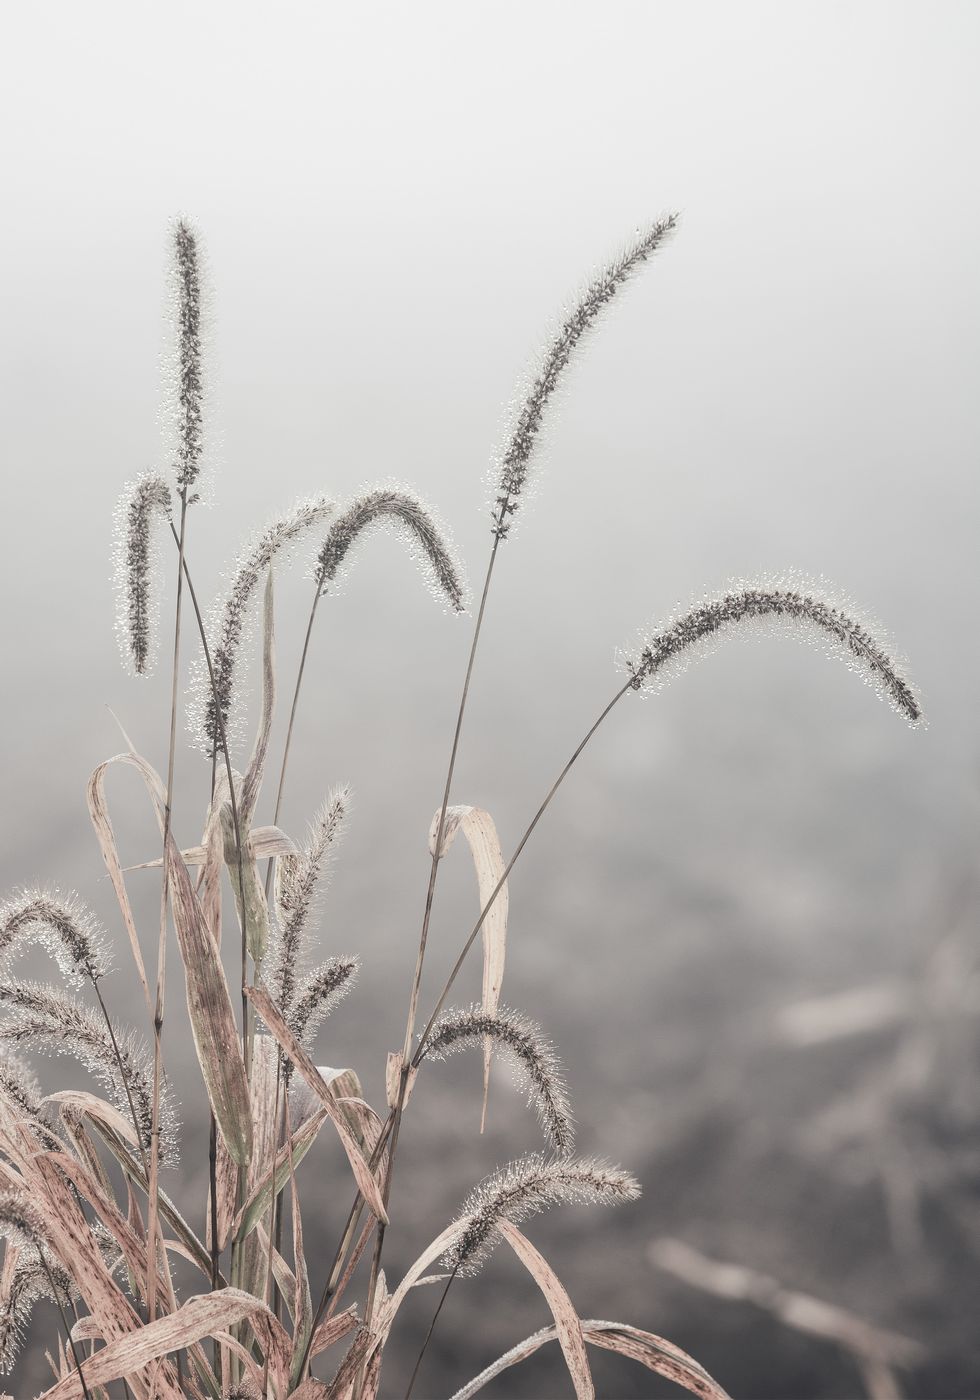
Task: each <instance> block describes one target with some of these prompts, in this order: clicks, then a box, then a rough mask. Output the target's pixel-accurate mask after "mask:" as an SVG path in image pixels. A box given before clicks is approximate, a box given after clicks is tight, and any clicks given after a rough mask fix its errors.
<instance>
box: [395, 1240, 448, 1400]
mask: <svg viewBox="0 0 980 1400" xmlns="http://www.w3.org/2000/svg"><path fill="white" fill-rule="evenodd" d="M457 1272H458V1266H457V1268H455V1269H453V1271H452V1273H451V1274H450V1275H449V1278H448V1279H447V1280H446V1286H445V1288H444V1289H443V1290H442V1297H441V1298H440V1299H439V1302H438V1303H437V1305H436V1310H435V1312H434V1313H433V1315H432V1321H431V1322H430V1323H429V1330H428V1332H426V1334H425V1341H424V1342H423V1343H422V1350H421V1351H420V1352H419V1357H418V1360H417V1361H416V1363H415V1369H414V1370H413V1371H412V1376H411V1379H410V1380H409V1382H408V1389H407V1390H406V1391H405V1400H412V1391H413V1390H414V1389H415V1381H416V1379H417V1377H418V1374H419V1369H420V1367H421V1365H422V1359H423V1357H424V1356H425V1353H426V1351H427V1350H428V1347H429V1342H430V1341H431V1340H432V1334H433V1332H434V1331H435V1330H436V1323H437V1322H438V1321H439V1314H440V1313H441V1312H442V1309H443V1304H444V1303H445V1301H446V1298H447V1297H448V1294H449V1290H450V1288H451V1287H452V1285H453V1280H454V1279H455V1277H456V1274H457Z"/></svg>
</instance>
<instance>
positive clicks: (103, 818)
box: [87, 760, 153, 1021]
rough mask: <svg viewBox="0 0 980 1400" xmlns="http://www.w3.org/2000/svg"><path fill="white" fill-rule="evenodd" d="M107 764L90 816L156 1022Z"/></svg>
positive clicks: (92, 795) (98, 773)
mask: <svg viewBox="0 0 980 1400" xmlns="http://www.w3.org/2000/svg"><path fill="white" fill-rule="evenodd" d="M111 761H112V760H110V762H111ZM107 767H108V764H105V763H104V764H100V765H99V767H98V768H96V770H95V772H94V773H93V774H92V776H91V778H90V779H89V785H88V792H87V798H88V810H89V817H90V818H91V821H92V825H93V827H94V828H95V835H96V839H97V840H98V843H99V849H100V850H101V852H102V859H103V860H104V861H105V866H106V870H107V871H108V872H109V879H110V881H111V882H112V888H113V889H114V890H115V892H116V901H117V903H118V904H119V911H120V913H121V914H122V918H123V923H124V924H125V926H126V933H127V935H128V937H129V946H130V948H131V950H132V953H133V961H134V962H135V963H136V971H137V972H138V973H139V979H140V986H141V987H142V988H143V996H144V998H145V1000H146V1010H147V1014H148V1015H149V1018H150V1020H151V1021H152V1020H153V1001H152V998H151V996H150V984H149V982H148V981H147V980H146V966H145V964H144V962H143V953H142V951H141V949H140V941H139V935H138V934H137V932H136V921H135V919H134V918H133V910H132V906H131V905H130V902H129V895H128V894H127V892H126V880H125V877H124V875H123V869H122V863H121V862H120V859H119V850H118V848H117V846H116V836H115V832H114V831H113V829H112V822H111V820H110V818H109V809H108V807H107V805H106V800H105V783H104V776H105V771H106V768H107Z"/></svg>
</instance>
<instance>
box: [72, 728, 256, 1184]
mask: <svg viewBox="0 0 980 1400" xmlns="http://www.w3.org/2000/svg"><path fill="white" fill-rule="evenodd" d="M114 763H125V764H129V765H130V766H132V767H134V768H135V769H136V770H137V772H138V773H139V774H140V776H141V778H142V779H143V782H144V785H145V786H146V789H147V792H148V793H149V795H150V797H151V798H152V800H153V803H154V807H155V811H156V817H157V823H158V825H159V827H160V831H161V834H162V833H163V830H164V813H165V809H166V803H165V797H164V790H163V786H162V784H161V782H160V778H159V776H158V774H157V773H156V772H155V771H154V769H153V768H152V767H151V765H150V764H149V763H147V761H146V759H144V758H141V757H140V755H139V754H117V755H116V756H115V757H114V758H110V759H107V760H106V761H105V762H104V763H100V764H99V766H98V767H97V768H96V770H95V772H94V773H93V774H92V777H91V778H90V779H89V787H88V794H89V811H90V812H91V813H92V820H93V823H94V824H95V826H96V831H97V832H104V831H105V830H107V831H108V833H109V837H110V838H111V839H109V841H108V844H106V842H105V840H104V835H100V845H102V852H103V856H104V858H105V860H106V865H107V866H108V867H109V873H110V876H112V877H113V884H114V885H116V877H115V876H114V875H113V871H114V870H115V871H116V872H118V882H119V884H118V887H117V895H118V894H119V890H120V888H121V891H122V895H121V897H120V907H121V908H123V916H124V918H126V919H127V920H128V922H127V928H129V926H130V924H131V923H132V912H131V911H130V910H129V901H128V898H126V894H125V882H124V881H123V878H122V873H121V869H120V868H119V859H118V854H117V852H116V846H115V840H114V838H112V826H111V822H110V821H109V814H108V808H107V807H106V803H105V774H106V772H107V771H108V769H109V767H110V766H111V765H112V764H114ZM167 861H168V865H169V871H170V875H169V879H170V888H171V904H172V909H173V917H174V926H175V928H176V930H177V942H178V945H179V947H180V954H181V958H182V960H183V963H184V974H185V980H186V986H187V1009H188V1012H189V1014H190V1022H191V1031H192V1033H193V1036H194V1045H195V1048H196V1050H197V1058H198V1063H199V1064H200V1067H201V1073H202V1075H203V1078H204V1084H205V1088H206V1089H207V1092H208V1098H209V1100H210V1102H211V1108H212V1110H213V1112H214V1116H215V1118H216V1119H217V1122H218V1126H219V1128H220V1129H221V1132H222V1134H223V1136H224V1138H225V1141H226V1143H227V1144H228V1150H229V1152H230V1153H231V1155H232V1157H233V1158H234V1160H235V1161H236V1162H237V1163H238V1165H239V1166H244V1165H246V1163H247V1162H248V1157H249V1153H250V1151H251V1145H252V1144H251V1137H252V1123H251V1114H250V1111H249V1102H248V1081H247V1079H246V1076H245V1064H244V1061H243V1059H242V1054H241V1049H240V1046H239V1043H238V1031H237V1028H236V1025H235V1013H234V1011H233V1010H232V1004H231V997H230V995H229V992H228V983H227V981H226V980H225V974H224V969H223V967H222V966H221V959H220V957H219V956H218V950H217V945H216V943H215V941H214V938H213V937H212V936H211V932H210V930H209V928H208V926H207V923H206V920H205V918H204V915H203V912H202V910H201V906H200V903H199V901H198V899H197V896H196V895H195V893H194V890H193V887H192V886H191V882H190V877H189V875H188V873H187V867H186V866H185V865H184V862H183V860H182V859H181V857H180V852H179V851H178V849H177V846H176V843H175V842H174V840H173V837H172V836H171V835H170V834H169V833H168V835H167ZM123 899H125V907H123V903H122V901H123ZM135 932H136V931H135V925H133V927H132V935H131V936H132V937H133V938H135ZM147 1006H148V1008H149V1009H150V1016H151V1018H152V1015H153V1012H152V1007H151V1004H150V1002H149V996H147Z"/></svg>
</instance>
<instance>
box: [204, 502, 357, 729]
mask: <svg viewBox="0 0 980 1400" xmlns="http://www.w3.org/2000/svg"><path fill="white" fill-rule="evenodd" d="M333 510H334V506H333V504H332V502H330V501H329V500H327V498H326V497H325V496H315V497H311V498H310V499H308V500H303V501H299V502H298V503H297V504H296V505H295V506H294V507H293V509H292V510H291V511H289V512H288V513H287V514H286V515H283V516H281V517H280V518H279V519H278V520H275V521H273V523H272V524H271V525H269V526H268V527H267V528H266V529H265V530H263V531H262V533H261V534H260V535H259V536H258V538H257V539H255V540H254V541H253V542H252V543H251V544H250V545H249V546H247V547H246V549H245V551H244V552H243V554H242V555H241V558H240V560H239V563H238V567H237V569H236V570H235V574H234V576H233V578H232V581H231V586H230V587H229V589H228V593H227V595H226V596H225V599H224V601H223V602H219V603H218V604H217V605H216V607H215V608H214V609H213V610H212V615H211V622H210V626H209V628H208V631H209V634H210V636H209V644H210V648H211V664H212V667H213V669H214V690H215V692H216V693H217V699H218V704H219V705H220V708H221V717H222V720H223V721H224V725H225V731H226V733H227V735H228V738H229V740H231V738H232V736H233V734H235V733H236V732H237V727H238V726H236V725H234V724H232V723H231V722H230V717H231V708H232V701H233V697H234V689H235V680H236V676H235V671H236V662H237V659H238V652H239V648H240V646H241V642H242V636H243V633H244V630H245V624H246V622H247V620H248V617H249V615H250V612H251V608H252V605H253V603H254V601H255V594H256V585H257V584H258V582H259V580H260V579H261V578H262V577H263V575H264V573H265V571H266V569H267V568H268V567H269V565H270V564H271V563H272V561H273V560H274V559H276V558H277V557H278V556H279V555H281V554H282V553H283V551H285V550H287V549H288V548H289V546H290V545H293V544H295V543H296V542H297V541H298V540H300V539H301V538H302V537H303V535H305V534H306V533H307V532H308V531H309V530H312V529H314V528H315V527H317V526H319V525H322V524H323V523H324V522H325V521H326V520H327V519H329V517H330V515H331V514H332V513H333ZM190 721H191V727H192V732H193V733H194V734H195V736H196V738H197V740H198V742H199V744H200V745H201V748H202V749H203V750H204V752H205V753H207V754H210V753H211V752H212V751H213V750H214V749H220V739H221V736H220V734H219V729H220V726H219V725H218V722H217V711H216V708H215V698H214V694H213V693H212V688H211V677H210V675H209V673H208V669H207V666H206V665H205V664H204V661H203V660H200V659H199V661H198V663H197V666H196V668H195V673H194V681H193V703H192V704H191V706H190Z"/></svg>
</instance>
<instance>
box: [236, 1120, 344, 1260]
mask: <svg viewBox="0 0 980 1400" xmlns="http://www.w3.org/2000/svg"><path fill="white" fill-rule="evenodd" d="M326 1118H327V1115H326V1112H325V1111H324V1110H323V1109H320V1110H318V1112H317V1113H315V1114H314V1116H313V1117H312V1118H308V1119H307V1121H306V1122H305V1123H304V1124H303V1126H302V1127H301V1128H298V1129H297V1131H296V1132H295V1133H294V1134H293V1138H292V1144H293V1164H294V1166H299V1164H300V1162H301V1161H302V1160H303V1158H304V1157H305V1156H306V1154H307V1152H309V1150H310V1148H311V1147H312V1146H313V1143H314V1142H315V1141H316V1138H317V1135H318V1133H319V1131H320V1129H321V1127H322V1126H323V1124H324V1123H325V1121H326ZM288 1179H289V1148H288V1147H282V1148H280V1150H279V1152H278V1153H277V1154H276V1160H275V1164H274V1166H270V1167H269V1170H268V1171H267V1172H266V1173H265V1175H264V1176H263V1177H262V1178H261V1179H260V1180H259V1181H258V1182H256V1184H255V1186H254V1187H253V1188H252V1191H251V1193H250V1195H249V1197H248V1199H247V1200H246V1202H245V1204H244V1205H243V1206H242V1208H241V1210H240V1211H239V1212H238V1215H237V1217H236V1219H235V1221H234V1224H233V1226H232V1231H233V1237H234V1239H235V1241H236V1242H237V1243H239V1244H240V1243H241V1241H242V1240H243V1239H245V1237H246V1236H247V1235H248V1234H250V1233H251V1231H252V1230H254V1229H255V1227H256V1225H257V1224H258V1222H259V1221H260V1220H261V1219H262V1217H263V1215H264V1214H265V1212H266V1211H267V1210H268V1209H269V1202H270V1200H271V1198H272V1195H273V1192H274V1194H275V1195H277V1196H278V1194H279V1192H280V1191H281V1190H282V1189H283V1187H284V1186H285V1184H286V1182H287V1181H288Z"/></svg>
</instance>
